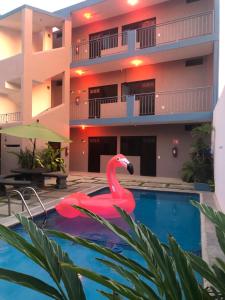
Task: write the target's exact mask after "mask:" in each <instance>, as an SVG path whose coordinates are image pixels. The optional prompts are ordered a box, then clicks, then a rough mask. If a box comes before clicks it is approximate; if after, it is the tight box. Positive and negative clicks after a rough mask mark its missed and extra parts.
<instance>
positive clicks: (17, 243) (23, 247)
mask: <svg viewBox="0 0 225 300" xmlns="http://www.w3.org/2000/svg"><path fill="white" fill-rule="evenodd" d="M0 237H1V239H2V240H3V241H5V242H6V243H8V244H9V245H11V246H13V247H14V248H16V249H17V250H19V251H20V252H21V253H23V254H25V255H26V256H27V257H28V258H30V259H31V260H33V261H34V262H35V263H36V264H38V265H39V266H41V267H42V268H44V269H45V265H46V260H45V258H44V256H43V255H42V252H40V251H39V250H38V249H36V248H35V247H34V246H33V245H31V244H30V243H29V242H28V241H26V240H25V239H24V238H23V237H22V236H20V235H19V234H18V233H16V232H15V231H13V230H11V229H9V228H7V227H5V226H3V225H1V224H0Z"/></svg>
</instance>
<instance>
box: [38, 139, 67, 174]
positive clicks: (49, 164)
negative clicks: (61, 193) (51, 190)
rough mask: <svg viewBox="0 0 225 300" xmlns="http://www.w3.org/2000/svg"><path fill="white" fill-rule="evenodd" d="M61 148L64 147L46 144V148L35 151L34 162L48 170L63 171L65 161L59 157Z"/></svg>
mask: <svg viewBox="0 0 225 300" xmlns="http://www.w3.org/2000/svg"><path fill="white" fill-rule="evenodd" d="M63 150H64V148H60V149H54V148H53V147H52V146H50V145H49V144H48V145H47V148H45V149H43V150H42V151H39V152H38V153H36V155H35V162H36V164H37V165H38V166H40V167H41V168H45V169H47V170H48V171H50V172H55V171H62V172H63V173H65V162H64V159H63V158H62V157H60V155H61V152H62V151H63Z"/></svg>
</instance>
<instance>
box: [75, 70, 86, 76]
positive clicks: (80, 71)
mask: <svg viewBox="0 0 225 300" xmlns="http://www.w3.org/2000/svg"><path fill="white" fill-rule="evenodd" d="M75 73H76V74H77V75H80V76H81V75H84V73H85V72H84V71H83V70H80V69H79V70H76V71H75Z"/></svg>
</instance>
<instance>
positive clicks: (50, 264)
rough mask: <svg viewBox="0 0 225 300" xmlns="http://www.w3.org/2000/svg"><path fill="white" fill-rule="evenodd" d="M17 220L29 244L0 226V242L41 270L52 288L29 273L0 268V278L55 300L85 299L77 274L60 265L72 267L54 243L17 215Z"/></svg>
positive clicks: (65, 254) (65, 255) (67, 257)
mask: <svg viewBox="0 0 225 300" xmlns="http://www.w3.org/2000/svg"><path fill="white" fill-rule="evenodd" d="M17 217H18V219H19V221H20V222H21V223H22V225H23V227H24V229H25V231H26V232H27V233H28V235H29V237H30V239H31V242H28V241H27V240H26V239H24V238H23V237H21V236H20V235H19V234H18V233H16V232H15V231H13V230H11V229H9V228H7V227H4V226H2V225H0V236H1V239H2V240H4V241H6V242H7V243H8V244H10V245H12V246H13V247H14V248H16V249H17V250H19V251H20V252H21V253H23V254H24V255H26V256H27V257H28V258H29V259H31V260H32V261H33V262H34V263H36V264H37V265H39V266H40V267H41V268H42V269H44V270H45V271H46V272H47V273H48V274H49V275H50V277H51V278H52V280H53V282H54V285H50V284H48V283H46V282H44V281H42V280H40V279H38V278H36V277H33V276H30V275H28V274H24V273H19V272H15V271H12V270H7V269H3V268H0V279H3V280H7V281H10V282H13V283H17V284H20V285H22V286H24V287H27V288H30V289H33V290H35V291H37V292H39V293H41V294H43V295H47V296H49V297H50V298H52V299H56V300H78V299H79V300H85V299H86V297H85V294H84V291H83V288H82V284H81V282H80V279H79V276H78V274H76V273H75V272H74V271H71V270H69V269H67V268H64V267H63V266H62V262H64V263H66V264H70V265H73V262H72V261H71V259H70V258H69V256H68V254H67V253H66V252H64V251H63V250H62V249H61V247H60V246H59V245H58V244H57V243H56V242H54V241H53V240H50V239H49V238H48V237H47V235H46V234H45V233H44V232H43V230H41V229H39V228H38V227H37V226H36V225H35V224H34V223H33V222H32V221H29V220H28V219H27V218H25V217H22V216H19V215H17Z"/></svg>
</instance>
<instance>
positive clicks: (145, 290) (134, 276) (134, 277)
mask: <svg viewBox="0 0 225 300" xmlns="http://www.w3.org/2000/svg"><path fill="white" fill-rule="evenodd" d="M97 260H98V261H100V262H102V263H103V264H104V265H106V266H108V267H109V268H111V269H112V270H114V271H116V272H117V273H118V274H120V275H121V276H122V277H123V278H126V279H127V280H129V281H130V283H131V284H132V285H133V286H134V287H135V290H136V291H137V292H138V293H139V294H141V295H143V296H145V297H149V299H151V300H154V299H155V300H160V298H159V297H158V296H157V295H156V293H155V292H154V290H153V289H152V288H151V287H150V285H148V284H147V283H146V282H144V281H143V280H142V279H141V277H140V276H139V275H138V273H136V272H133V271H132V272H130V271H128V270H126V269H125V268H123V267H122V266H120V265H118V264H115V263H113V262H110V261H108V260H105V259H97Z"/></svg>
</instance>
